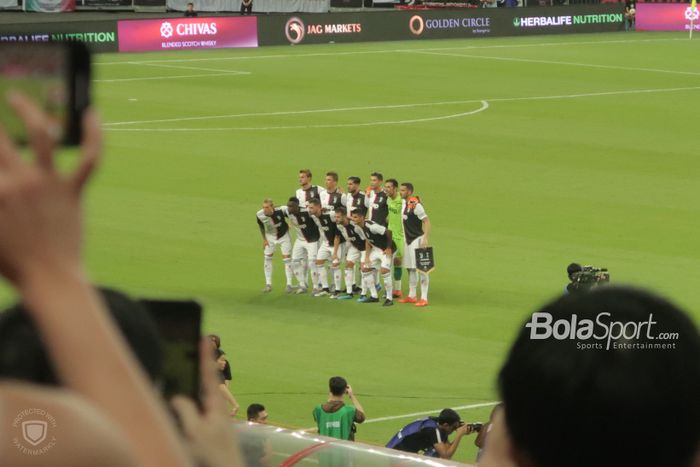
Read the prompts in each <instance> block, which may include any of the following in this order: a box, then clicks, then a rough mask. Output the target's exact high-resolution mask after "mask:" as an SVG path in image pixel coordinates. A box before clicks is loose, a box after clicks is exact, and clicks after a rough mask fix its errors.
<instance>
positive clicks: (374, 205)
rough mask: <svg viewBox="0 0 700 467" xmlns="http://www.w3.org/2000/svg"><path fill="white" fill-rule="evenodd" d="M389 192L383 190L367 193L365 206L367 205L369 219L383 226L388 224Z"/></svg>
mask: <svg viewBox="0 0 700 467" xmlns="http://www.w3.org/2000/svg"><path fill="white" fill-rule="evenodd" d="M387 199H388V196H387V194H386V193H385V192H384V191H383V190H381V191H379V192H378V193H376V192H374V191H370V192H369V193H367V194H366V195H365V206H367V219H369V220H371V221H372V222H376V223H377V224H382V225H383V226H386V225H388V221H389V206H388V205H387Z"/></svg>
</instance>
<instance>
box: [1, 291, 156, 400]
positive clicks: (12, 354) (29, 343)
mask: <svg viewBox="0 0 700 467" xmlns="http://www.w3.org/2000/svg"><path fill="white" fill-rule="evenodd" d="M99 292H100V295H101V296H102V299H103V300H104V302H105V304H106V306H107V309H108V310H109V312H110V314H111V316H112V318H113V319H114V322H115V324H116V325H117V328H118V329H119V330H120V331H121V333H122V335H123V336H124V338H125V339H126V342H127V345H128V347H129V348H130V349H131V351H132V352H133V353H134V356H135V357H136V359H137V360H138V362H139V363H140V364H141V367H142V368H143V370H144V371H145V373H146V374H147V375H148V376H149V377H150V379H151V381H152V382H154V383H157V382H158V381H159V380H160V378H161V376H162V367H163V354H162V349H161V343H160V335H159V333H158V329H157V327H156V325H155V323H154V322H153V320H152V318H151V316H150V315H149V313H148V310H147V309H146V308H145V307H144V306H143V305H142V304H141V303H139V302H137V301H135V300H132V299H131V298H129V297H128V296H127V295H125V294H123V293H121V292H117V291H116V290H111V289H107V288H100V289H99ZM96 345H99V343H97V344H96ZM89 354H90V349H85V355H86V356H88V355H89ZM75 364H76V365H80V362H75ZM0 379H16V380H21V381H27V382H32V383H37V384H44V385H51V386H56V385H60V382H59V381H58V379H57V377H56V373H55V372H54V369H53V365H52V363H51V358H50V356H49V355H48V354H47V352H46V346H45V345H44V342H43V339H42V337H41V335H40V334H39V332H38V330H37V328H36V326H35V325H34V322H33V321H32V318H31V316H30V315H29V313H27V311H26V310H25V308H24V305H22V304H18V305H15V306H13V307H12V308H9V309H7V310H5V311H2V312H0Z"/></svg>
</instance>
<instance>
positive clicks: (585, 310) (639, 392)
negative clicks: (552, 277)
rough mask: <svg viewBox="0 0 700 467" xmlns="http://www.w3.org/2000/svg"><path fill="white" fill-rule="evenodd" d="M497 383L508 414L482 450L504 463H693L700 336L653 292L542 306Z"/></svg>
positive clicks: (600, 466)
mask: <svg viewBox="0 0 700 467" xmlns="http://www.w3.org/2000/svg"><path fill="white" fill-rule="evenodd" d="M499 386H500V391H501V395H502V398H503V402H504V403H505V422H504V423H503V418H501V423H502V427H501V433H500V434H499V435H497V436H495V437H493V440H492V438H491V437H490V438H489V442H487V445H486V451H487V454H488V451H489V450H492V449H493V451H494V452H492V453H491V454H492V455H496V456H498V455H500V456H501V459H506V458H507V460H509V461H511V462H504V461H502V462H501V465H514V466H518V467H524V466H528V467H563V466H566V467H623V466H630V467H659V466H663V467H689V466H691V465H693V460H694V459H696V458H697V457H696V456H697V455H698V454H699V448H700V336H699V335H698V330H697V328H696V327H695V325H694V324H693V322H692V321H691V319H690V318H689V317H688V316H687V315H686V314H685V313H684V312H682V311H681V310H680V309H678V308H677V307H676V306H674V305H673V304H671V303H669V302H667V301H666V300H664V299H662V298H659V297H657V296H655V295H652V294H650V293H648V292H644V291H641V290H635V289H629V288H618V287H605V288H601V289H599V290H595V291H592V292H590V293H586V294H581V295H568V296H564V297H562V298H560V299H558V300H556V301H554V302H552V303H550V304H548V305H546V306H545V307H544V308H542V309H541V310H539V311H538V312H537V313H535V314H533V316H532V318H531V319H530V320H528V322H527V323H525V325H524V326H523V328H522V330H521V331H520V333H519V335H518V337H517V340H516V341H515V343H514V345H513V347H512V348H511V350H510V354H509V356H508V359H507V361H506V363H505V365H504V366H503V368H502V370H501V373H500V377H499ZM491 441H493V442H491ZM499 451H501V452H499ZM505 451H509V452H505ZM489 457H490V458H494V457H492V456H489ZM484 465H489V466H490V465H495V464H490V463H486V462H485V463H484Z"/></svg>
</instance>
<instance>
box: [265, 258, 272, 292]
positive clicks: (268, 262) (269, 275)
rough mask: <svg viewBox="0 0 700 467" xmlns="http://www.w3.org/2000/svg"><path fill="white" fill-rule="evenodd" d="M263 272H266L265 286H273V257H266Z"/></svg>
mask: <svg viewBox="0 0 700 467" xmlns="http://www.w3.org/2000/svg"><path fill="white" fill-rule="evenodd" d="M263 270H264V271H265V284H267V285H272V256H267V255H265V262H264V263H263Z"/></svg>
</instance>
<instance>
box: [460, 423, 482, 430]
mask: <svg viewBox="0 0 700 467" xmlns="http://www.w3.org/2000/svg"><path fill="white" fill-rule="evenodd" d="M464 425H467V426H468V427H469V429H470V430H471V431H472V433H473V432H476V433H478V432H480V431H481V428H483V426H484V424H483V423H466V424H465V423H464V422H462V423H461V424H460V426H464Z"/></svg>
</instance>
